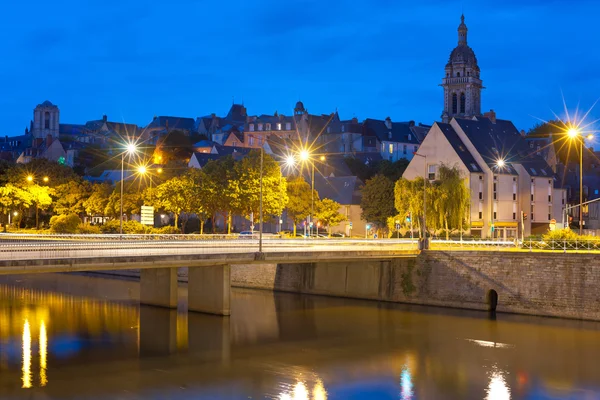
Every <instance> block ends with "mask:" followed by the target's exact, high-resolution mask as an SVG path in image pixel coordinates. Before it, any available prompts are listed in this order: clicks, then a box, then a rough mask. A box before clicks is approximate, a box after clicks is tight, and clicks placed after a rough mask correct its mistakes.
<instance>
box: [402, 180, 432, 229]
mask: <svg viewBox="0 0 600 400" xmlns="http://www.w3.org/2000/svg"><path fill="white" fill-rule="evenodd" d="M424 184H425V186H426V188H427V191H430V190H431V184H430V183H429V181H428V180H425V182H424V180H423V178H421V177H419V178H416V179H414V180H412V181H411V180H408V179H404V178H401V179H399V180H398V181H396V184H395V187H394V204H395V206H396V210H398V214H399V215H406V214H407V213H410V214H411V215H412V218H413V223H416V224H417V226H418V228H419V237H422V234H423V229H422V227H423V186H424ZM427 200H428V204H427V209H431V204H429V203H430V202H431V195H428V196H427ZM431 215H432V213H428V220H429V219H430V218H431Z"/></svg>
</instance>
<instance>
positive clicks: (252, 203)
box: [229, 150, 288, 220]
mask: <svg viewBox="0 0 600 400" xmlns="http://www.w3.org/2000/svg"><path fill="white" fill-rule="evenodd" d="M260 157H261V151H255V150H253V151H251V152H250V153H249V154H248V156H247V157H245V158H244V159H242V160H241V161H239V162H237V163H236V164H235V167H234V169H235V175H236V176H235V179H233V180H230V181H229V190H230V193H231V194H233V195H234V201H233V205H234V207H233V208H234V209H236V210H240V212H242V213H243V214H245V215H246V216H249V215H254V218H255V220H256V217H257V216H258V213H259V208H260V207H259V205H260ZM262 181H263V185H262V186H263V196H262V197H263V219H267V218H266V217H264V216H268V215H270V216H279V215H281V213H282V211H283V209H284V208H285V206H286V204H287V202H288V196H287V193H286V180H285V179H283V178H282V176H281V169H280V167H279V164H278V163H277V162H276V161H275V160H274V159H273V158H272V157H271V156H270V155H268V154H265V155H264V158H263V179H262Z"/></svg>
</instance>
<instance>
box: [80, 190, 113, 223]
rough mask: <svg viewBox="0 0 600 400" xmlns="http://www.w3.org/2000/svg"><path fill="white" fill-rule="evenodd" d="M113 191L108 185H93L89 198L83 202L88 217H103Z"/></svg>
mask: <svg viewBox="0 0 600 400" xmlns="http://www.w3.org/2000/svg"><path fill="white" fill-rule="evenodd" d="M112 190H113V189H112V187H111V186H110V185H109V184H107V183H102V184H94V185H91V187H90V190H89V197H88V198H87V199H85V200H84V201H83V207H84V209H85V212H86V213H87V214H88V215H99V216H103V215H104V213H105V212H106V206H107V205H108V199H109V197H110V194H111V192H112Z"/></svg>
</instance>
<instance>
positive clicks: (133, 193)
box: [104, 182, 142, 218]
mask: <svg viewBox="0 0 600 400" xmlns="http://www.w3.org/2000/svg"><path fill="white" fill-rule="evenodd" d="M120 185H121V183H120V182H117V184H116V186H115V187H114V189H113V192H112V193H111V194H110V196H109V197H108V202H107V204H106V208H105V210H104V215H106V216H109V217H113V218H118V217H119V214H120V212H121V186H120ZM141 207H142V193H141V192H140V191H139V190H138V188H137V187H135V185H133V184H129V185H127V184H126V185H124V187H123V213H124V214H126V215H129V216H131V214H139V213H140V210H141Z"/></svg>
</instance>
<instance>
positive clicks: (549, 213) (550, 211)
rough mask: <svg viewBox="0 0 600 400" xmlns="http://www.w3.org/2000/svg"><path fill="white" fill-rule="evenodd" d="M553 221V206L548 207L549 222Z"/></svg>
mask: <svg viewBox="0 0 600 400" xmlns="http://www.w3.org/2000/svg"><path fill="white" fill-rule="evenodd" d="M551 219H552V206H548V220H551Z"/></svg>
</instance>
